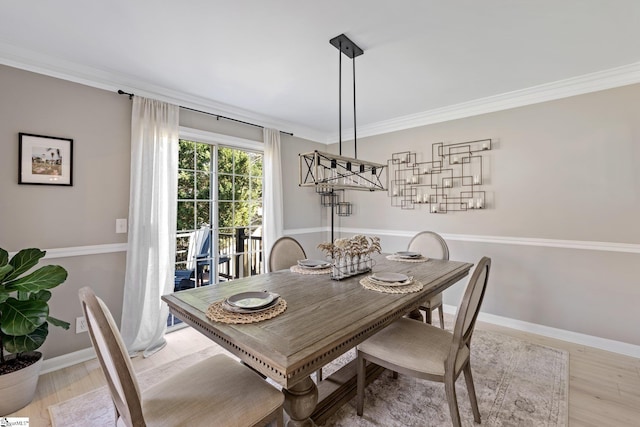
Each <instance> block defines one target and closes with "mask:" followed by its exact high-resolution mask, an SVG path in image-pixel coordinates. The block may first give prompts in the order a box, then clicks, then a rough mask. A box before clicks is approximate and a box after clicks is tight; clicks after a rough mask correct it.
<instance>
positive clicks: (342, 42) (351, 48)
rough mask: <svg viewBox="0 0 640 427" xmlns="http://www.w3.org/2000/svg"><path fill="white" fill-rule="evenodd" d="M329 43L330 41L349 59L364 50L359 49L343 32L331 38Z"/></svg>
mask: <svg viewBox="0 0 640 427" xmlns="http://www.w3.org/2000/svg"><path fill="white" fill-rule="evenodd" d="M329 43H331V44H332V45H333V46H335V48H336V49H338V50H339V51H340V52H342V53H344V54H345V55H347V56H348V57H349V58H351V59H353V58H355V57H356V56H360V55H362V54H363V53H364V51H363V50H362V49H360V48H359V47H358V45H357V44H355V43H354V42H352V41H351V40H350V39H349V37H347V36H345V35H344V34H340V35H339V36H337V37H334V38H332V39H331V40H329Z"/></svg>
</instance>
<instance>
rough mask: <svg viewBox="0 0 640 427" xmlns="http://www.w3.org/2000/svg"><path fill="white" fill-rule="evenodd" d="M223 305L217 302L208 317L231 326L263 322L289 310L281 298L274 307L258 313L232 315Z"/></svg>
mask: <svg viewBox="0 0 640 427" xmlns="http://www.w3.org/2000/svg"><path fill="white" fill-rule="evenodd" d="M222 303H223V301H217V302H214V303H212V304H211V305H210V306H209V308H207V317H208V318H209V319H211V320H213V321H214V322H220V323H231V324H241V323H257V322H262V321H263V320H268V319H272V318H274V317H276V316H277V315H279V314H282V313H284V311H285V310H286V309H287V302H286V301H285V300H284V298H280V299H279V300H278V302H277V303H276V305H274V306H273V307H271V308H269V309H267V310H264V311H260V312H257V313H232V312H230V311H227V310H225V309H224V308H222Z"/></svg>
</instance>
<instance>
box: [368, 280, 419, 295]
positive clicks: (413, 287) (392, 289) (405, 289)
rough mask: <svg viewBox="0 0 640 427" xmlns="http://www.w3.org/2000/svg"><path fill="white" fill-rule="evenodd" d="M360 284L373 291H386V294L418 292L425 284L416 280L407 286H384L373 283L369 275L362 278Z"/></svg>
mask: <svg viewBox="0 0 640 427" xmlns="http://www.w3.org/2000/svg"><path fill="white" fill-rule="evenodd" d="M360 284H361V285H362V287H364V288H365V289H369V290H372V291H378V292H384V293H386V294H410V293H412V292H418V291H420V290H422V288H423V286H424V285H423V284H422V283H420V282H418V281H417V280H414V281H413V282H411V284H410V285H405V286H383V285H378V284H377V283H373V282H372V281H371V280H369V277H365V278H364V279H361V280H360Z"/></svg>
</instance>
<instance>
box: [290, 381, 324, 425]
mask: <svg viewBox="0 0 640 427" xmlns="http://www.w3.org/2000/svg"><path fill="white" fill-rule="evenodd" d="M282 392H283V393H284V410H285V411H287V414H288V415H289V418H290V419H289V422H288V423H287V427H312V426H314V425H315V424H314V423H313V421H311V418H309V417H310V416H311V414H312V413H313V410H314V409H315V408H316V405H317V403H318V387H317V386H316V383H314V382H313V380H312V379H311V377H310V376H307V377H306V378H304V379H303V380H302V381H300V382H298V383H296V384H294V385H293V386H292V387H291V388H288V389H287V388H284V389H282Z"/></svg>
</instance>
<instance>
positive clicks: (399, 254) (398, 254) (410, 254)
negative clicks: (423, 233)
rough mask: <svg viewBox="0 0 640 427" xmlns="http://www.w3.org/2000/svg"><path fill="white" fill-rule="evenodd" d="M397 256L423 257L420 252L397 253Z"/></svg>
mask: <svg viewBox="0 0 640 427" xmlns="http://www.w3.org/2000/svg"><path fill="white" fill-rule="evenodd" d="M396 255H397V256H398V257H400V258H421V257H422V254H421V253H420V252H409V251H402V252H396Z"/></svg>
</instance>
